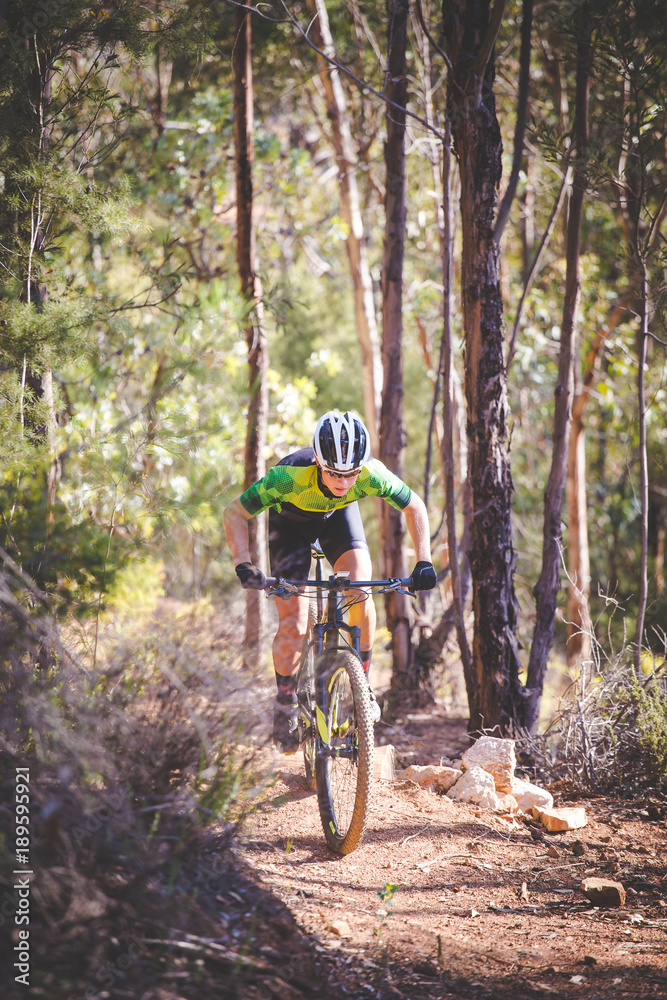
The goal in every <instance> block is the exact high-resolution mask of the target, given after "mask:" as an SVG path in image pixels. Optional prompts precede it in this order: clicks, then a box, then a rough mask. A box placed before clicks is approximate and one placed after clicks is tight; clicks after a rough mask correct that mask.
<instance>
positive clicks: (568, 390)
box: [522, 21, 593, 732]
mask: <svg viewBox="0 0 667 1000" xmlns="http://www.w3.org/2000/svg"><path fill="white" fill-rule="evenodd" d="M583 35H584V37H583V38H582V39H581V40H580V41H579V43H578V46H577V82H576V98H575V101H576V112H575V122H574V155H575V165H574V183H573V188H572V198H571V201H570V212H569V217H568V227H567V264H566V274H565V298H564V301H563V321H562V324H561V334H560V352H559V359H558V381H557V384H556V389H555V397H556V401H555V410H554V429H553V445H552V455H551V469H550V471H549V480H548V482H547V488H546V493H545V498H544V525H543V534H542V570H541V572H540V577H539V580H538V581H537V584H536V586H535V603H536V609H535V610H536V622H535V630H534V632H533V641H532V645H531V650H530V658H529V661H528V676H527V679H526V690H525V703H524V714H523V717H522V722H523V725H524V727H525V728H526V729H527V730H529V731H530V732H535V731H536V729H537V724H538V721H539V710H540V701H541V698H542V690H543V687H544V675H545V673H546V669H547V658H548V656H549V652H550V650H551V646H552V644H553V638H554V632H555V615H556V600H557V597H558V590H559V588H560V571H561V554H562V533H561V521H562V512H563V491H564V486H565V472H566V467H567V454H568V439H569V434H570V408H571V405H572V397H573V393H574V360H575V357H576V337H577V308H578V305H579V291H580V285H581V280H580V275H579V254H580V245H581V220H582V216H583V208H584V195H585V193H586V177H585V164H586V156H587V148H588V93H589V75H590V69H591V63H592V58H593V48H592V44H591V37H592V25H591V23H590V21H587V22H586V26H585V30H584V32H583Z"/></svg>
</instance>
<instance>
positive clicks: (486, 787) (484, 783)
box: [447, 766, 498, 809]
mask: <svg viewBox="0 0 667 1000" xmlns="http://www.w3.org/2000/svg"><path fill="white" fill-rule="evenodd" d="M489 795H491V796H493V799H491V798H490V797H489ZM447 796H448V797H449V798H450V799H453V801H454V802H475V803H477V804H478V805H485V806H486V808H487V809H495V808H497V802H498V796H497V795H496V786H495V784H494V781H493V776H492V775H490V774H489V772H488V771H485V770H484V769H483V768H481V767H476V766H474V767H470V768H468V770H467V771H464V772H463V774H462V775H461V777H460V778H459V779H458V781H457V782H456V784H455V785H453V786H452V788H450V789H449V791H448V792H447ZM482 799H484V802H482ZM491 801H492V802H493V804H492V805H491V804H489V803H490V802H491Z"/></svg>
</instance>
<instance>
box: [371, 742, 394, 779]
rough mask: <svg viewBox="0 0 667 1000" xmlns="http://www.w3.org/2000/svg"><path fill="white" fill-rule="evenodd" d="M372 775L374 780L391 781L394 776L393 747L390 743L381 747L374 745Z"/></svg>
mask: <svg viewBox="0 0 667 1000" xmlns="http://www.w3.org/2000/svg"><path fill="white" fill-rule="evenodd" d="M373 776H374V778H375V779H376V781H393V780H394V778H395V777H396V766H395V759H394V748H393V746H392V745H391V743H388V744H387V745H386V746H383V747H375V752H374V754H373Z"/></svg>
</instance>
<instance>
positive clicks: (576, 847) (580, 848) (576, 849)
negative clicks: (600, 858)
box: [572, 840, 588, 858]
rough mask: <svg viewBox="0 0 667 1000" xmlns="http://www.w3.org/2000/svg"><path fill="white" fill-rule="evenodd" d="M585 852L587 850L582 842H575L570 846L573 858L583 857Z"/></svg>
mask: <svg viewBox="0 0 667 1000" xmlns="http://www.w3.org/2000/svg"><path fill="white" fill-rule="evenodd" d="M587 850H588V848H587V847H586V845H585V844H584V842H583V840H575V842H574V843H573V845H572V853H573V854H574V856H575V858H581V857H583V856H584V854H585V853H586V851H587Z"/></svg>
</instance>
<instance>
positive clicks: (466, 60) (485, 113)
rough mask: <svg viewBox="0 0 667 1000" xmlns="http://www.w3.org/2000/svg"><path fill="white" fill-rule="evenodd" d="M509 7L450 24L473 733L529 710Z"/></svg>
mask: <svg viewBox="0 0 667 1000" xmlns="http://www.w3.org/2000/svg"><path fill="white" fill-rule="evenodd" d="M501 15H502V4H498V3H497V4H496V5H495V6H494V8H493V11H492V10H491V5H490V3H489V0H448V2H446V3H445V4H444V6H443V27H444V32H445V37H446V38H447V40H448V43H449V52H450V57H451V62H452V70H451V72H450V75H449V82H448V92H447V110H448V117H449V120H450V122H451V128H452V137H453V140H454V150H455V153H456V157H457V159H458V163H459V172H460V176H461V226H462V261H461V289H462V291H461V294H462V306H463V324H464V342H465V391H466V402H467V407H468V428H467V430H468V449H469V451H468V454H469V477H470V496H471V505H472V522H471V537H470V553H469V557H470V570H471V578H472V600H473V611H474V617H475V631H474V638H473V648H472V692H471V694H472V697H471V699H470V720H469V728H470V731H471V732H476V731H478V730H480V729H481V728H486V729H493V728H495V727H498V730H499V731H500V732H509V731H511V730H512V729H513V728H514V726H515V725H516V723H517V722H518V720H519V717H520V714H521V711H520V709H521V686H520V683H519V679H518V676H519V669H520V662H519V655H518V647H517V640H516V635H515V631H516V599H515V595H514V585H513V573H514V563H515V554H514V548H513V544H512V529H511V522H510V505H511V497H512V478H511V473H510V467H509V455H508V447H507V400H506V383H505V367H504V360H503V321H502V301H501V294H500V286H499V280H498V259H497V258H498V247H497V243H496V241H495V239H494V213H495V208H496V199H497V194H498V184H499V181H500V175H501V152H502V143H501V137H500V129H499V127H498V120H497V117H496V108H495V100H494V96H493V90H492V87H493V79H494V55H493V47H494V41H495V35H496V33H497V29H498V25H499V23H500V20H499V19H500V16H501Z"/></svg>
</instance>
